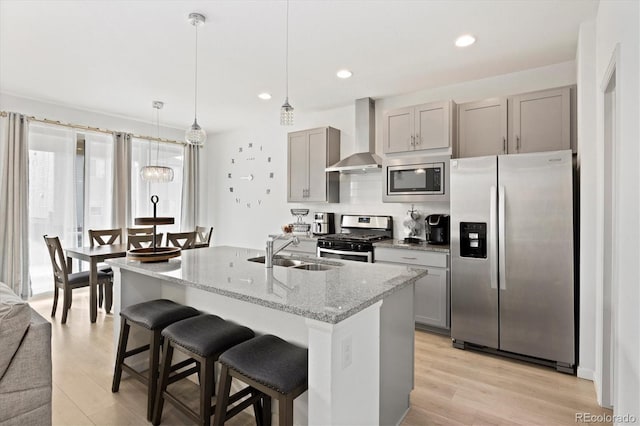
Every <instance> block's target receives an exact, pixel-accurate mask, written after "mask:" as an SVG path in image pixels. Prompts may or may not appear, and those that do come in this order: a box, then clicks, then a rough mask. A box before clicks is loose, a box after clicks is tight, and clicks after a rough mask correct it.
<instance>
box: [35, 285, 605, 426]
mask: <svg viewBox="0 0 640 426" xmlns="http://www.w3.org/2000/svg"><path fill="white" fill-rule="evenodd" d="M30 303H31V306H33V307H34V309H36V310H37V311H38V312H39V313H40V314H41V315H43V316H44V317H45V318H50V314H51V298H50V297H45V298H39V299H37V300H33V301H31V302H30ZM60 303H62V301H60ZM88 304H89V294H88V291H87V289H82V290H75V291H74V298H73V306H72V308H71V310H70V311H69V317H68V319H67V324H66V325H61V324H60V315H61V313H60V312H58V314H57V316H56V318H50V319H51V322H52V335H53V337H52V352H53V424H54V425H145V424H149V423H147V421H146V419H145V413H146V411H145V410H146V388H145V387H144V386H143V385H142V384H141V383H139V382H138V381H136V380H132V379H128V378H125V379H123V381H122V384H121V386H120V392H118V393H115V394H114V393H111V379H112V374H113V364H112V362H113V361H112V360H113V318H112V316H111V315H106V314H105V312H104V310H102V309H99V310H98V320H97V321H96V323H95V324H90V323H89V310H88ZM58 307H59V306H58ZM415 341H416V355H415V389H414V390H413V392H412V393H411V404H412V408H411V410H410V411H409V413H408V414H407V416H406V418H405V420H404V422H403V423H402V424H403V425H406V426H409V425H411V426H413V425H420V426H421V425H575V424H576V421H575V415H576V413H581V412H588V413H591V414H601V413H602V414H611V411H610V410H605V409H602V408H600V407H599V406H598V405H597V403H596V400H595V391H594V388H593V383H591V382H589V381H587V380H582V379H578V378H576V377H573V376H569V375H565V374H560V373H557V372H555V371H554V370H551V369H548V368H545V367H539V366H535V365H531V364H527V363H523V362H519V361H513V360H509V359H505V358H501V357H496V356H492V355H487V354H481V353H476V352H472V351H462V350H458V349H454V348H452V347H451V340H450V339H449V338H447V337H444V336H438V335H434V334H430V333H426V332H420V331H417V332H416V340H415ZM125 376H126V374H125ZM183 382H185V381H183ZM178 385H179V384H176V386H178ZM180 392H181V393H183V394H184V395H186V396H192V397H191V400H192V401H193V402H194V404H197V387H196V386H195V384H192V383H184V384H183V385H181V387H180ZM162 424H163V425H184V424H190V422H189V420H188V419H186V418H185V417H184V416H182V415H181V413H179V412H176V410H175V409H173V407H171V406H170V405H169V404H166V405H165V410H164V415H163V418H162ZM229 424H230V425H231V426H235V425H253V424H254V422H253V416H252V414H251V412H250V411H249V412H247V413H241V414H240V415H239V416H237V417H235V418H234V419H232V421H231V422H229Z"/></svg>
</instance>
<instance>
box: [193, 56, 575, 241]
mask: <svg viewBox="0 0 640 426" xmlns="http://www.w3.org/2000/svg"><path fill="white" fill-rule="evenodd" d="M575 71H576V70H575V62H574V61H569V62H564V63H560V64H556V65H551V66H547V67H542V68H536V69H531V70H526V71H521V72H516V73H511V74H506V75H501V76H496V77H491V78H485V79H482V80H475V81H469V82H465V83H460V84H456V85H451V86H446V87H441V88H436V89H430V90H423V91H419V92H415V93H410V94H404V95H398V96H393V97H388V98H384V99H379V100H376V135H377V142H376V144H377V148H376V151H377V152H378V154H379V155H381V154H380V153H381V152H382V138H381V135H382V115H383V113H384V110H386V109H392V108H397V107H403V106H409V105H415V104H420V103H424V102H431V101H438V100H446V99H453V100H454V101H456V102H467V101H471V100H478V99H484V98H488V97H493V96H504V95H509V94H517V93H523V92H528V91H534V90H541V89H547V88H551V87H558V86H564V85H570V84H575V82H576V74H575ZM291 100H292V101H293V106H294V107H295V96H294V97H292V99H291ZM271 102H272V104H273V109H274V114H273V116H271V117H265V119H264V120H263V121H262V122H252V123H247V125H246V126H245V127H244V128H242V129H238V130H236V131H233V132H228V133H222V134H215V135H211V136H210V139H209V141H208V142H207V147H206V148H205V150H204V163H205V164H206V165H207V167H206V169H207V171H208V176H207V177H206V181H207V185H206V186H207V188H206V190H205V192H206V196H207V201H206V203H207V204H206V205H207V218H208V220H209V221H210V222H211V223H213V225H214V227H215V231H214V240H213V241H214V243H215V244H218V245H219V244H233V245H241V246H246V247H252V248H262V247H263V246H264V242H265V238H266V236H267V234H270V233H275V232H278V231H279V230H280V227H281V226H282V225H283V224H285V223H290V222H292V221H293V219H292V217H291V214H290V213H289V209H290V208H293V207H304V208H309V209H310V214H311V213H313V212H315V211H329V212H336V213H369V214H380V215H392V216H393V218H394V228H395V229H394V235H395V236H396V237H398V238H403V237H404V229H403V227H402V221H403V219H404V217H405V215H406V212H407V210H408V209H409V208H410V207H411V205H410V204H403V203H382V201H381V199H382V174H381V173H377V174H366V175H342V176H341V178H340V179H341V180H340V184H341V194H340V203H339V204H315V203H308V204H288V203H287V202H286V186H287V183H286V176H287V170H286V164H287V133H288V132H291V131H295V130H302V129H307V128H313V127H322V126H332V127H335V128H337V129H340V131H341V154H342V158H344V157H345V156H347V155H350V154H352V153H354V152H355V150H356V148H355V143H354V128H355V108H354V106H353V105H348V106H344V107H341V108H336V109H332V110H328V111H298V110H296V117H295V118H296V125H295V126H292V128H284V127H281V126H280V125H279V122H278V117H277V110H278V109H279V103H278V102H277V101H271ZM249 142H253V143H254V144H258V145H262V146H263V149H264V150H266V151H268V153H269V155H271V156H272V158H273V166H267V165H266V163H261V162H259V161H257V162H258V163H259V164H257V165H255V166H254V165H253V164H255V163H256V161H250V162H251V164H252V166H251V167H252V168H253V169H254V172H255V173H254V174H256V175H260V176H263V175H264V173H265V172H267V171H268V170H273V171H274V173H275V177H274V179H273V181H269V182H268V184H267V185H266V186H269V187H270V189H271V190H272V193H271V194H270V195H269V196H264V197H262V198H263V203H262V205H259V206H258V205H257V203H256V202H255V200H257V198H258V197H257V196H258V195H261V194H262V192H263V191H264V189H265V184H264V182H263V181H262V180H258V179H256V180H254V181H253V182H246V181H243V182H239V183H235V182H233V186H234V191H236V192H235V193H234V194H232V193H230V192H229V190H228V187H229V186H231V184H230V182H232V181H230V180H229V179H228V178H227V173H230V172H231V170H232V169H234V168H233V167H232V166H231V164H230V162H231V158H234V159H238V158H239V157H238V155H237V154H238V152H237V151H238V148H239V147H241V146H245V147H246V145H247V144H248V143H249ZM267 169H268V170H267ZM238 191H239V192H238ZM238 194H240V198H241V199H242V200H243V201H244V200H246V199H252V200H254V202H252V204H251V207H250V208H248V207H247V206H246V203H244V202H242V203H240V204H236V202H235V198H236V196H238ZM416 208H418V209H419V210H420V211H421V212H423V213H426V214H430V213H447V212H448V211H449V206H448V203H446V202H445V203H442V202H439V203H422V204H417V205H416ZM310 220H311V219H310V218H308V219H307V221H310Z"/></svg>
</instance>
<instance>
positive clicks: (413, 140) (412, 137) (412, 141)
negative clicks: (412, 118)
mask: <svg viewBox="0 0 640 426" xmlns="http://www.w3.org/2000/svg"><path fill="white" fill-rule="evenodd" d="M409 144H410V145H411V146H415V145H416V140H415V136H413V135H411V142H409Z"/></svg>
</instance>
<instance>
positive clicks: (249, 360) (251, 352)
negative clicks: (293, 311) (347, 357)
mask: <svg viewBox="0 0 640 426" xmlns="http://www.w3.org/2000/svg"><path fill="white" fill-rule="evenodd" d="M219 361H220V365H221V366H222V369H221V370H220V383H219V385H218V397H217V401H216V414H215V417H214V426H221V425H223V424H224V422H225V420H227V419H228V417H226V418H225V414H224V413H225V412H226V411H227V407H228V404H229V403H231V402H232V401H230V399H229V389H230V388H231V379H232V377H235V378H236V379H238V380H241V381H242V382H244V383H246V384H248V385H249V387H251V388H254V389H256V390H257V391H259V392H261V393H262V394H263V398H262V399H263V413H262V414H263V419H262V424H264V425H270V424H271V398H275V399H277V400H278V404H279V405H278V408H279V425H280V426H285V425H287V426H289V425H293V400H294V399H296V398H297V397H298V396H299V395H300V394H302V393H303V392H304V391H306V390H307V388H308V381H307V370H308V364H309V351H308V350H307V349H304V348H300V347H298V346H295V345H293V344H291V343H289V342H286V341H284V340H282V339H281V338H279V337H276V336H273V335H270V334H267V335H264V336H260V337H256V338H255V339H251V340H248V341H246V342H244V343H240V344H239V345H237V346H234V347H233V348H231V349H229V350H228V351H226V352H225V353H223V354H222V355H220V360H219Z"/></svg>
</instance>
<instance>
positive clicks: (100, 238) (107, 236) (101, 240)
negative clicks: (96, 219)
mask: <svg viewBox="0 0 640 426" xmlns="http://www.w3.org/2000/svg"><path fill="white" fill-rule="evenodd" d="M89 244H90V245H91V247H95V246H107V245H112V244H122V229H120V228H117V229H89Z"/></svg>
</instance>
